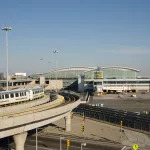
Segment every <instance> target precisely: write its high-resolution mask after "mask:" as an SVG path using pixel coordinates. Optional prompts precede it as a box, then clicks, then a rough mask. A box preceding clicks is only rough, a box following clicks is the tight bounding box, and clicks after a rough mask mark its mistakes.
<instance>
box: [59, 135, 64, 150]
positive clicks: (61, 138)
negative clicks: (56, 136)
mask: <svg viewBox="0 0 150 150" xmlns="http://www.w3.org/2000/svg"><path fill="white" fill-rule="evenodd" d="M63 139H65V137H60V150H62V144H61V141H62V140H63Z"/></svg>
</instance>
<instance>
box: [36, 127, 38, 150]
mask: <svg viewBox="0 0 150 150" xmlns="http://www.w3.org/2000/svg"><path fill="white" fill-rule="evenodd" d="M37 134H38V128H36V150H38V135H37Z"/></svg>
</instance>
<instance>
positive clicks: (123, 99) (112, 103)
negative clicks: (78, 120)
mask: <svg viewBox="0 0 150 150" xmlns="http://www.w3.org/2000/svg"><path fill="white" fill-rule="evenodd" d="M133 95H136V97H132V96H133ZM89 104H102V105H103V107H108V108H113V109H121V110H127V111H133V112H143V111H148V112H150V93H147V94H141V93H128V94H126V95H122V94H107V95H104V96H92V97H90V101H89Z"/></svg>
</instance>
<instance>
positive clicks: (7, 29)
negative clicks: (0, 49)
mask: <svg viewBox="0 0 150 150" xmlns="http://www.w3.org/2000/svg"><path fill="white" fill-rule="evenodd" d="M2 30H5V31H6V61H7V71H6V78H7V85H6V90H7V91H8V31H9V30H12V28H11V27H8V26H6V27H4V28H2Z"/></svg>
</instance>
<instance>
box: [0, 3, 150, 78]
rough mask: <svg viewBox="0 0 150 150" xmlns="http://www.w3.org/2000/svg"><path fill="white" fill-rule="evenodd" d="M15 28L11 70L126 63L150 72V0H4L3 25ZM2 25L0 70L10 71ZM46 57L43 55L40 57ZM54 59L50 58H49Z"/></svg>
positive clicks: (0, 18) (1, 6)
mask: <svg viewBox="0 0 150 150" xmlns="http://www.w3.org/2000/svg"><path fill="white" fill-rule="evenodd" d="M6 25H8V26H11V27H12V28H13V30H12V31H10V32H9V72H10V73H12V72H27V73H35V72H37V73H39V72H47V71H49V70H51V69H53V68H54V66H55V61H54V54H53V53H52V51H53V50H54V49H57V50H58V51H59V53H58V56H57V59H58V67H59V68H61V67H70V66H125V67H132V68H137V69H140V70H141V71H142V74H143V75H150V1H148V0H22V1H19V0H13V1H10V0H1V4H0V27H1V28H2V27H4V26H6ZM5 53H6V52H5V32H4V31H2V30H1V31H0V70H3V71H5V70H6V69H5V68H6V67H5V66H6V59H5V57H6V56H5ZM40 58H43V60H40ZM49 61H50V62H51V63H48V62H49Z"/></svg>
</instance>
